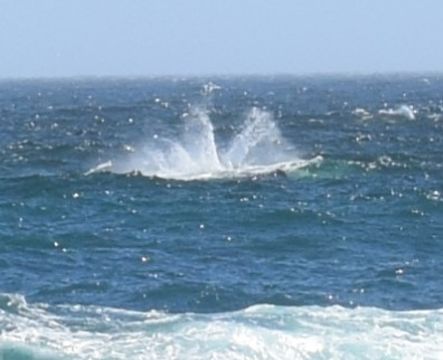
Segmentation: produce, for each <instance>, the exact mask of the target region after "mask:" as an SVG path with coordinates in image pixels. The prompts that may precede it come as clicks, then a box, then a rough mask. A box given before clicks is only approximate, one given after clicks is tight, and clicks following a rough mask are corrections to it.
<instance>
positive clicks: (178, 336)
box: [0, 294, 443, 360]
mask: <svg viewBox="0 0 443 360" xmlns="http://www.w3.org/2000/svg"><path fill="white" fill-rule="evenodd" d="M0 303H1V304H0V358H1V359H17V358H26V359H48V358H51V359H58V358H60V359H62V358H75V359H135V360H136V359H209V358H210V359H332V358H334V359H381V358H383V359H406V358H407V359H412V358H414V359H422V358H427V359H441V358H442V356H443V310H442V309H440V310H421V311H387V310H381V309H378V308H355V309H348V308H343V307H340V306H331V307H318V306H300V307H285V306H275V305H255V306H252V307H248V308H246V309H243V310H239V311H234V312H226V313H214V314H196V313H184V314H168V313H163V312H157V311H148V312H137V311H129V310H123V309H113V308H105V307H99V306H83V305H57V306H51V305H48V304H28V303H27V302H26V301H25V299H24V298H23V297H21V296H19V295H14V294H12V295H11V294H2V295H0ZM14 354H15V355H16V356H15V355H14ZM20 356H21V357H20Z"/></svg>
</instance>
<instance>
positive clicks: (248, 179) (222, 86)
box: [0, 74, 443, 360]
mask: <svg viewBox="0 0 443 360" xmlns="http://www.w3.org/2000/svg"><path fill="white" fill-rule="evenodd" d="M442 155H443V76H442V75H439V74H426V75H424V74H410V75H373V76H338V75H337V76H303V77H302V76H275V77H270V76H268V77H260V76H257V77H252V76H250V77H240V76H237V77H211V78H209V77H201V78H192V77H190V78H179V77H177V78H174V77H166V78H134V79H121V78H103V79H101V78H98V79H89V78H85V79H80V78H79V79H58V80H51V79H46V80H45V79H32V80H2V81H0V359H1V360H10V359H442V358H443V275H442V274H443V156H442Z"/></svg>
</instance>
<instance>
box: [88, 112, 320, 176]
mask: <svg viewBox="0 0 443 360" xmlns="http://www.w3.org/2000/svg"><path fill="white" fill-rule="evenodd" d="M183 121H184V126H183V131H182V134H181V136H180V137H178V138H177V139H170V138H162V137H159V136H158V135H156V136H154V137H153V139H152V141H150V142H148V143H144V144H141V146H137V147H135V150H134V151H133V152H131V154H128V155H127V156H123V157H120V158H118V159H114V160H108V161H106V162H103V163H101V164H99V165H97V166H95V167H94V168H92V169H90V170H89V171H87V172H86V173H85V174H86V175H90V174H93V173H97V172H113V173H120V174H128V173H137V174H138V173H139V174H141V175H144V176H148V177H156V178H164V179H175V180H207V179H217V178H235V177H247V176H257V175H262V174H270V173H275V174H276V175H285V174H286V173H289V172H292V171H295V170H297V169H300V168H302V167H305V166H308V165H311V164H313V163H318V162H320V161H321V160H322V158H321V156H316V157H314V158H312V159H309V160H304V159H301V158H299V156H298V155H297V153H296V151H295V150H294V148H293V146H292V145H291V144H290V143H288V141H287V140H286V139H285V138H284V137H283V136H282V134H281V131H280V129H279V128H278V126H277V124H276V123H275V121H274V120H273V118H272V115H271V114H270V113H268V112H266V111H263V110H260V109H258V108H252V109H251V110H250V111H249V112H248V114H247V116H246V119H245V121H244V124H243V126H242V127H241V129H240V131H239V132H238V133H237V134H236V135H235V136H234V137H233V138H232V139H230V141H227V142H225V143H224V144H222V145H220V144H219V143H218V142H217V141H216V138H215V132H214V126H213V124H212V122H211V120H210V117H209V114H208V112H207V111H206V110H205V109H200V108H192V109H191V111H190V112H189V113H186V114H184V115H183Z"/></svg>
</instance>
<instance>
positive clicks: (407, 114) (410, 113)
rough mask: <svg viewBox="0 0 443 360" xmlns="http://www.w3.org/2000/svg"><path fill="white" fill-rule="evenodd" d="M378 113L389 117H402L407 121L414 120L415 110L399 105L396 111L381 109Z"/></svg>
mask: <svg viewBox="0 0 443 360" xmlns="http://www.w3.org/2000/svg"><path fill="white" fill-rule="evenodd" d="M378 113H379V114H380V115H384V116H389V117H403V118H406V119H408V120H415V114H416V110H414V108H413V107H412V106H408V105H401V106H399V107H398V108H396V109H381V110H379V111H378Z"/></svg>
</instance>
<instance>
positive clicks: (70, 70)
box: [0, 0, 443, 78]
mask: <svg viewBox="0 0 443 360" xmlns="http://www.w3.org/2000/svg"><path fill="white" fill-rule="evenodd" d="M393 71H394V72H397V71H443V1H442V0H158V1H153V0H152V1H151V0H143V1H142V0H126V1H124V0H119V1H117V0H35V1H33V0H0V77H3V78H4V77H39V76H43V77H48V76H51V77H52V76H82V75H97V76H102V75H130V76H133V75H174V74H183V75H190V74H196V75H201V74H233V73H234V74H250V73H264V74H269V73H271V74H272V73H293V74H305V73H313V72H321V73H330V72H346V73H348V72H350V73H355V72H358V73H372V72H393Z"/></svg>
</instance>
